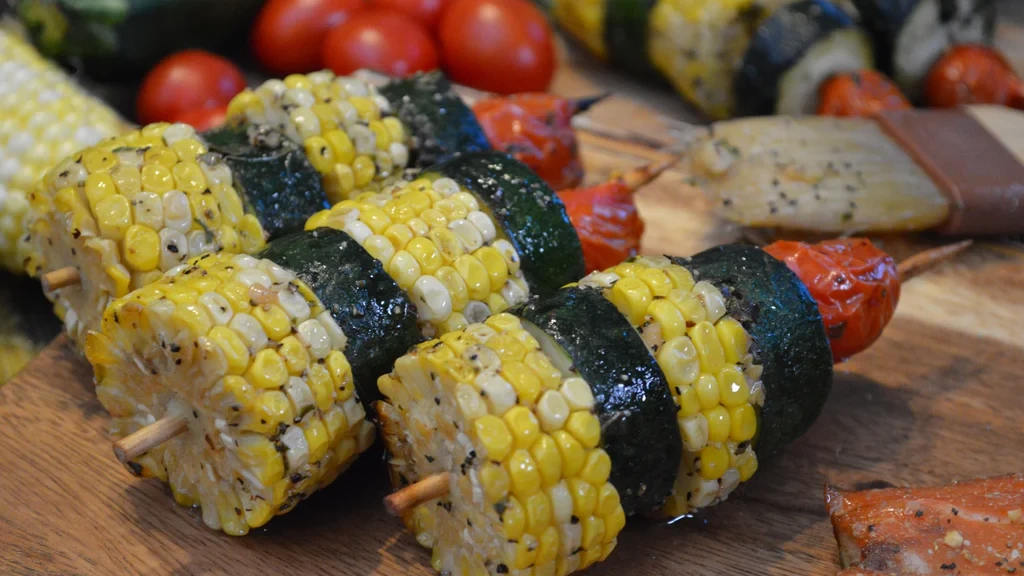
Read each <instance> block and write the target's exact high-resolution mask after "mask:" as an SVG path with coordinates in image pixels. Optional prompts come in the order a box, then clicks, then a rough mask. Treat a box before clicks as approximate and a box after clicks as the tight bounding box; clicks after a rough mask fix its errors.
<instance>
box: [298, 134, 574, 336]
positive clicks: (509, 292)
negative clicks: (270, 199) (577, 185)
mask: <svg viewBox="0 0 1024 576" xmlns="http://www.w3.org/2000/svg"><path fill="white" fill-rule="evenodd" d="M320 226H330V227H334V228H338V229H342V230H345V231H346V232H347V233H348V234H349V235H350V236H352V237H353V238H354V239H355V240H356V241H357V242H358V243H359V244H360V245H362V246H363V247H364V248H365V249H366V250H367V251H368V252H369V253H370V254H371V255H373V257H374V258H376V259H377V260H379V261H380V262H381V263H382V264H383V266H384V268H385V270H387V271H388V273H389V274H390V275H391V276H392V277H393V278H394V279H395V281H396V282H397V283H398V285H399V286H401V287H402V288H403V289H405V290H408V291H410V293H411V295H412V298H413V301H414V302H416V305H417V308H418V310H419V317H420V320H421V322H422V324H423V329H424V332H425V333H426V334H427V335H428V336H432V335H434V334H443V333H445V332H449V331H452V330H459V329H462V328H464V327H465V326H466V325H467V324H469V323H473V322H480V321H482V320H484V319H485V318H487V317H488V316H490V315H491V314H496V313H498V312H502V311H504V310H505V309H507V308H508V307H509V306H515V305H516V304H519V303H522V302H524V301H525V300H526V298H527V297H528V296H529V295H530V294H531V293H539V294H545V293H548V292H550V291H552V290H554V289H556V288H557V287H558V286H561V285H563V284H565V283H566V282H568V281H570V280H572V279H573V278H576V277H579V276H580V275H582V273H583V256H582V253H581V250H580V244H579V240H578V238H577V237H576V233H575V231H574V230H573V228H572V225H571V224H570V223H569V219H568V216H566V214H565V208H564V207H563V206H562V203H561V202H560V201H559V200H558V198H557V196H555V194H554V193H553V192H552V191H551V190H550V189H549V188H548V187H547V186H546V185H544V183H543V182H542V181H540V179H539V178H538V177H537V176H536V175H535V174H533V173H532V172H530V171H529V169H528V168H526V167H525V166H524V165H523V164H521V163H519V162H517V161H515V160H513V159H511V158H508V157H507V156H504V155H502V154H498V153H478V154H466V155H463V156H461V157H460V158H456V159H453V160H450V161H448V162H446V163H444V164H440V165H438V166H435V167H434V168H432V169H430V170H428V171H426V172H424V173H423V174H421V176H420V177H419V178H418V179H417V180H415V181H413V182H410V183H408V184H405V185H404V186H402V187H400V188H398V187H396V189H395V190H393V191H391V192H388V193H385V194H378V195H372V194H367V195H364V196H361V197H359V198H357V199H356V200H348V201H345V202H341V203H339V204H337V205H335V206H334V207H333V208H331V209H330V210H326V211H323V212H321V213H319V214H317V215H315V216H313V217H312V218H310V220H309V222H308V223H307V224H306V228H307V229H313V228H317V227H320Z"/></svg>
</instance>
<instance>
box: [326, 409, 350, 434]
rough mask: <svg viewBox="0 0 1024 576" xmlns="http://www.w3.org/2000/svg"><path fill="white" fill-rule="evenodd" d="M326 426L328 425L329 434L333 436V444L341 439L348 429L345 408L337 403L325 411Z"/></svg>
mask: <svg viewBox="0 0 1024 576" xmlns="http://www.w3.org/2000/svg"><path fill="white" fill-rule="evenodd" d="M323 419H324V426H325V427H327V435H328V436H329V437H330V438H331V444H336V443H337V442H339V441H340V440H341V437H342V434H344V433H345V432H347V431H348V428H349V425H348V419H347V418H346V417H345V410H343V409H342V407H341V406H337V405H335V406H334V407H333V408H331V409H330V410H328V411H326V412H324V416H323Z"/></svg>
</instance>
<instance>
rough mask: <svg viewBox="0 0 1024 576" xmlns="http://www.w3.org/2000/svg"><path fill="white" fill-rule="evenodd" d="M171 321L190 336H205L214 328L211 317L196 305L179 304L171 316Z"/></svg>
mask: <svg viewBox="0 0 1024 576" xmlns="http://www.w3.org/2000/svg"><path fill="white" fill-rule="evenodd" d="M171 321H172V322H173V323H174V325H175V326H176V327H178V328H179V329H182V330H185V331H186V332H187V333H188V334H197V335H198V334H203V335H205V334H206V333H208V332H209V331H210V329H211V328H213V323H212V322H211V321H210V316H209V315H207V314H206V312H204V311H203V309H202V308H201V307H199V306H197V305H195V304H178V305H177V306H175V308H174V313H173V314H171Z"/></svg>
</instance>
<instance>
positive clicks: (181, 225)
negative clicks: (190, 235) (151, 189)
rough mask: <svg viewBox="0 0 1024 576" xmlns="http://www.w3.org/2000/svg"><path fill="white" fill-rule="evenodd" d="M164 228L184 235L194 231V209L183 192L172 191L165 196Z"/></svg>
mask: <svg viewBox="0 0 1024 576" xmlns="http://www.w3.org/2000/svg"><path fill="white" fill-rule="evenodd" d="M163 202H164V208H163V216H164V226H165V227H167V228H170V229H171V230H177V231H178V232H181V233H182V234H184V233H185V232H188V231H189V230H191V229H192V207H191V206H189V203H188V196H186V195H185V193H184V192H182V191H181V190H171V191H169V192H166V193H165V194H164V198H163Z"/></svg>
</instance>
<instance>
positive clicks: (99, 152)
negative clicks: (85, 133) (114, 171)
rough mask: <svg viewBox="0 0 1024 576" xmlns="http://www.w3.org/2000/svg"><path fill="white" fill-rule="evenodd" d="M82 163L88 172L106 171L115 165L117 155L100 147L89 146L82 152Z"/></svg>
mask: <svg viewBox="0 0 1024 576" xmlns="http://www.w3.org/2000/svg"><path fill="white" fill-rule="evenodd" d="M82 165H83V166H85V169H86V170H88V171H89V173H90V174H95V173H97V172H106V171H107V170H109V169H111V168H113V167H114V166H115V165H117V157H116V156H115V155H114V153H113V152H111V151H109V150H104V149H102V148H100V147H95V148H89V149H87V150H86V151H85V152H82Z"/></svg>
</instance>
